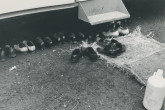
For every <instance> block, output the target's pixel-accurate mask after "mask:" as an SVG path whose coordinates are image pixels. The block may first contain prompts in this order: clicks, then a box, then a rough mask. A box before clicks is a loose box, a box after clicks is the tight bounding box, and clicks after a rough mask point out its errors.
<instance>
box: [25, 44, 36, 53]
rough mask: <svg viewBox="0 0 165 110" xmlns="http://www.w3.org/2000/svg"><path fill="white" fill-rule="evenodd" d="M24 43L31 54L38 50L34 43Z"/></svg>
mask: <svg viewBox="0 0 165 110" xmlns="http://www.w3.org/2000/svg"><path fill="white" fill-rule="evenodd" d="M23 43H24V45H25V46H26V47H27V48H28V50H29V52H34V51H35V50H36V46H35V45H34V43H33V42H32V41H23Z"/></svg>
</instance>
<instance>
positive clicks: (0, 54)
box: [0, 45, 16, 61]
mask: <svg viewBox="0 0 165 110" xmlns="http://www.w3.org/2000/svg"><path fill="white" fill-rule="evenodd" d="M6 56H8V57H10V58H14V57H16V51H15V49H14V48H13V47H11V46H10V45H5V48H4V49H2V48H0V61H5V60H6Z"/></svg>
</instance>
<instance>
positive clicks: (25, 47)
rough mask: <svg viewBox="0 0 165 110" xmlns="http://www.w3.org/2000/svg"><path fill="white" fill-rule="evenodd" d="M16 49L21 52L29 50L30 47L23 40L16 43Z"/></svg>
mask: <svg viewBox="0 0 165 110" xmlns="http://www.w3.org/2000/svg"><path fill="white" fill-rule="evenodd" d="M14 49H15V50H16V51H18V52H21V53H27V52H28V48H27V46H26V45H25V44H24V43H23V42H21V43H19V44H17V45H14Z"/></svg>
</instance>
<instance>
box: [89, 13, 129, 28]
mask: <svg viewBox="0 0 165 110" xmlns="http://www.w3.org/2000/svg"><path fill="white" fill-rule="evenodd" d="M127 17H128V15H127V14H125V13H121V12H118V11H114V12H108V13H102V14H98V15H92V16H88V19H89V22H90V23H91V24H92V25H95V24H100V23H103V22H107V21H112V20H116V19H118V18H121V19H123V18H127Z"/></svg>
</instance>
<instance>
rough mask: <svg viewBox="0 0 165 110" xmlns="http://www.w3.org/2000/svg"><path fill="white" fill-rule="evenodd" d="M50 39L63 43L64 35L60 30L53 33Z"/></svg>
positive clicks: (56, 42)
mask: <svg viewBox="0 0 165 110" xmlns="http://www.w3.org/2000/svg"><path fill="white" fill-rule="evenodd" d="M52 40H53V42H54V43H55V44H59V43H64V42H65V41H66V36H65V35H64V34H63V33H62V32H58V33H55V34H54V35H53V37H52Z"/></svg>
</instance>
